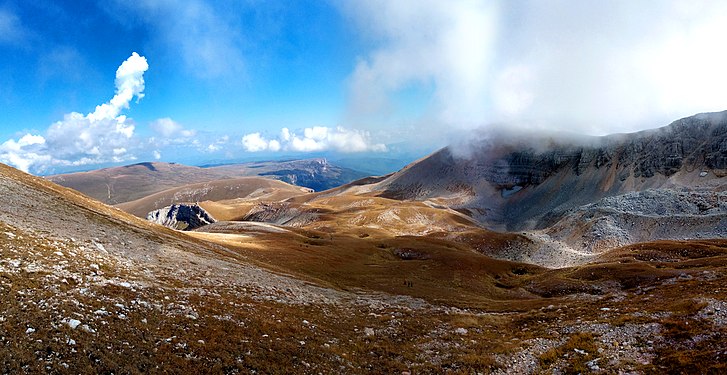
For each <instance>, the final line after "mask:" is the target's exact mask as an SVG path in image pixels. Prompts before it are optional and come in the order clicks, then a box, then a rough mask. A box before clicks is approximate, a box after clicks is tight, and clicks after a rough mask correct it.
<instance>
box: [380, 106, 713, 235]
mask: <svg viewBox="0 0 727 375" xmlns="http://www.w3.org/2000/svg"><path fill="white" fill-rule="evenodd" d="M469 148H470V150H469V152H467V154H466V156H458V155H459V154H460V153H461V152H458V151H459V150H456V149H453V148H445V149H442V150H440V151H438V152H436V153H435V154H433V155H431V156H430V157H428V158H425V159H422V160H420V161H419V162H416V163H414V164H412V165H410V166H408V167H407V168H405V169H403V170H402V171H400V172H398V173H396V174H394V175H392V176H391V177H389V178H387V179H386V180H384V181H382V182H380V183H378V184H376V186H373V187H372V190H374V191H379V192H380V194H381V195H382V196H384V197H390V198H397V199H415V200H434V201H437V203H440V204H445V205H447V206H448V207H451V208H454V209H457V210H459V211H462V212H465V213H467V214H468V215H470V216H472V217H473V218H475V219H477V220H479V221H480V222H481V223H482V224H483V225H485V226H487V227H490V228H494V229H503V230H523V229H542V227H543V225H544V224H547V220H546V221H544V220H543V218H544V217H546V215H549V214H551V213H552V212H553V211H564V210H567V209H571V208H575V207H579V206H581V205H585V204H590V203H594V202H596V201H598V200H599V199H602V198H605V197H610V196H617V195H621V194H625V193H628V192H633V191H642V190H646V189H654V188H674V187H684V188H689V189H707V190H715V189H720V186H722V187H723V186H724V184H725V180H724V179H723V178H722V177H724V176H727V112H721V113H709V114H700V115H696V116H692V117H688V118H684V119H681V120H677V121H675V122H673V123H672V124H670V125H669V126H666V127H663V128H659V129H653V130H647V131H642V132H639V133H633V134H616V135H611V136H606V137H592V138H584V139H579V140H577V141H574V140H562V139H558V138H556V137H541V138H538V139H533V138H532V136H529V137H521V138H517V137H512V136H501V135H496V136H490V137H485V138H484V139H482V140H481V141H480V143H479V144H477V143H474V144H471V145H469ZM722 189H723V188H722Z"/></svg>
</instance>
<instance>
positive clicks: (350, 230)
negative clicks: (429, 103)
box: [0, 150, 727, 374]
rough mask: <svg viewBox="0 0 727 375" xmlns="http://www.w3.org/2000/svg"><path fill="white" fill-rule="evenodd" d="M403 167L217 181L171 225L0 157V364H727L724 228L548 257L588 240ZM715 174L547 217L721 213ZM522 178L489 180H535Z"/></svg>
mask: <svg viewBox="0 0 727 375" xmlns="http://www.w3.org/2000/svg"><path fill="white" fill-rule="evenodd" d="M546 151H547V150H546ZM546 151H543V152H546ZM424 160H427V159H424ZM424 160H423V161H424ZM417 164H418V163H417ZM417 164H414V165H412V166H410V167H408V168H407V169H405V170H404V171H402V172H400V174H399V178H401V176H403V175H406V174H407V170H409V169H415V168H416V165H417ZM430 165H431V166H436V163H433V164H430ZM484 166H485V167H486V165H484ZM137 167H141V168H147V167H146V166H137ZM151 167H154V168H156V166H154V165H151ZM147 169H148V168H147ZM714 171H716V170H712V171H709V172H708V174H709V173H715V172H714ZM432 172H436V171H432ZM469 172H471V171H469ZM558 173H560V172H558ZM677 173H678V172H677ZM701 173H702V172H697V175H698V176H699V175H701ZM556 175H557V173H556ZM581 175H584V174H581ZM394 176H396V175H394ZM394 176H388V177H387V176H383V177H372V178H365V179H360V180H357V181H355V182H352V183H350V184H348V185H346V186H343V187H339V188H335V189H330V190H327V191H322V192H314V193H305V192H301V194H298V192H295V194H292V196H287V197H286V194H281V195H279V196H276V195H275V193H274V192H273V194H268V193H266V192H265V188H263V191H261V192H260V193H261V194H257V193H255V191H257V189H258V188H255V189H256V190H254V191H252V193H250V194H247V193H245V192H242V193H243V194H247V195H244V196H243V198H242V199H238V198H235V199H227V198H229V196H228V195H226V194H227V193H225V192H224V188H222V186H224V184H223V185H220V187H221V188H222V191H220V195H219V196H217V195H215V194H216V193H214V194H213V192H211V191H210V192H207V193H202V194H201V195H199V196H203V197H205V198H208V199H218V198H219V199H222V200H219V201H216V200H215V201H213V200H206V201H203V202H200V206H202V207H204V209H205V210H206V211H209V212H211V213H212V214H213V216H215V217H216V218H218V219H220V220H221V221H217V222H215V223H212V224H209V225H206V226H202V227H200V228H198V229H197V230H195V231H192V232H180V231H174V230H171V229H168V228H165V227H162V226H160V225H157V224H153V223H150V222H147V221H144V220H141V219H139V218H137V217H135V216H132V215H130V214H128V213H125V212H123V211H121V210H120V209H117V208H114V207H110V206H107V205H105V204H103V203H101V202H98V201H95V200H93V199H92V198H89V197H88V196H86V195H83V194H80V193H78V192H76V191H74V190H71V189H68V188H64V187H61V186H59V185H56V184H54V183H52V182H50V181H48V180H45V179H41V178H37V177H33V176H30V175H27V174H25V173H22V172H19V171H17V170H15V169H12V168H10V167H7V166H4V165H0V205H1V206H2V208H3V209H2V210H0V294H1V295H2V297H3V298H0V329H2V332H3V334H2V335H0V362H1V363H2V366H3V369H4V372H8V373H112V372H113V373H149V372H152V373H154V372H159V373H286V374H287V373H290V374H297V373H300V374H308V373H342V372H343V373H407V372H408V373H417V374H419V373H422V374H426V373H442V372H461V373H552V372H556V373H587V372H596V373H599V372H601V373H664V372H674V373H710V372H711V373H721V372H724V371H725V369H726V368H725V364H724V360H723V359H724V358H723V356H724V337H726V336H727V315H725V312H726V311H727V302H726V301H725V298H724V295H725V293H724V285H725V283H726V282H727V276H726V275H727V241H725V240H707V239H700V240H689V241H656V242H645V243H639V244H634V245H631V246H625V247H617V248H612V249H608V250H603V251H600V252H598V253H594V254H586V255H587V256H580V257H577V259H576V262H575V263H577V265H575V266H568V264H560V265H554V266H553V267H559V268H545V267H542V266H538V265H537V263H541V264H544V263H543V259H546V258H545V257H546V256H548V255H549V254H550V255H551V257H550V259H551V260H552V259H556V258H559V259H560V260H563V259H564V257H571V256H575V255H578V254H576V253H574V252H572V251H570V252H560V253H559V252H558V251H559V249H558V248H557V246H555V245H554V241H551V242H548V241H547V239H539V237H537V236H536V234H538V235H543V236H547V235H548V234H547V233H544V232H542V233H541V232H537V231H533V230H528V231H525V232H516V233H498V232H493V231H490V230H487V229H484V228H482V227H481V226H480V223H481V222H480V221H479V220H480V219H479V218H475V217H473V216H470V215H471V213H472V211H471V210H469V209H467V208H466V207H464V206H461V207H455V208H457V209H453V208H450V207H448V206H447V205H446V204H453V203H456V202H455V200H453V199H451V197H438V196H436V195H433V194H432V195H431V196H430V197H428V198H418V199H404V200H399V199H393V198H391V197H386V196H383V195H385V194H390V195H392V196H393V195H395V194H392V192H393V190H392V191H388V192H387V190H386V189H387V188H388V187H390V186H394V185H393V184H391V180H390V179H391V178H392V177H394ZM435 176H436V174H435V175H432V177H435ZM655 176H657V174H655ZM440 177H441V176H440ZM446 177H447V178H446V179H457V178H459V177H457V176H454V177H452V176H446ZM550 178H552V176H548V177H546V179H545V180H543V181H541V182H540V184H544V183H546V182H545V181H546V180H548V179H550ZM720 178H721V177H710V176H708V175H705V176H704V177H698V178H697V177H695V181H700V182H701V181H703V180H702V179H706V180H704V181H707V180H710V179H711V182H710V181H707V182H705V184H704V186H705V189H704V190H699V191H697V190H696V189H692V190H689V191H686V192H684V194H683V195H679V196H678V197H679V198H680V199H684V200H685V202H684V203H681V204H677V203H678V202H676V201H674V202H671V203H672V204H667V205H659V204H658V202H660V200H662V199H664V198H663V197H664V196H667V197H668V196H669V194H672V193H675V194H679V193H680V191H677V190H670V189H667V188H661V189H660V190H658V191H656V192H653V194H652V193H648V194H645V195H643V196H635V197H631V196H627V194H629V193H627V194H622V195H614V196H611V197H606V198H603V199H616V198H618V199H617V200H615V201H608V202H607V201H600V200H599V201H597V202H594V203H589V204H586V205H580V206H576V210H577V211H573V212H575V214H572V213H571V211H567V212H566V214H565V215H564V216H554V217H553V220H555V221H556V222H561V221H560V220H562V219H563V218H576V219H577V218H578V215H583V218H584V219H588V218H587V217H586V216H587V215H588V213H589V212H606V213H608V212H611V211H613V210H629V209H630V208H629V207H630V206H631V205H633V204H636V203H634V202H636V201H639V202H640V203H638V204H639V205H642V206H644V207H651V208H650V210H652V211H654V212H657V213H659V212H663V213H665V215H666V213H668V212H670V211H674V212H676V211H679V212H683V213H684V214H685V215H684V216H689V215H693V214H695V213H697V212H699V213H703V214H704V215H707V216H705V218H707V219H709V220H712V219H713V218H714V217H716V216H709V215H713V214H718V213H719V207H721V206H720V204H721V203H720V202H719V201H718V202H717V204H716V207H713V206H715V204H714V203H713V202H712V201H711V200H710V199H711V197H710V195H709V194H708V193H709V192H710V191H713V192H721V191H723V190H720V188H721V186H723V185H721V181H722V180H720ZM446 179H445V180H446ZM683 181H687V182H688V180H683ZM279 184H283V183H282V182H279ZM487 184H489V182H487ZM247 185H250V184H247ZM247 185H246V186H247ZM436 185H442V182H441V181H436V180H426V179H425V180H421V181H419V185H418V186H420V187H422V188H423V189H422V190H420V191H421V192H423V191H424V190H426V189H428V188H427V187H428V186H436ZM483 185H485V183H483ZM514 186H519V185H512V186H505V187H503V189H505V190H506V193H505V194H503V193H502V191H499V192H498V193H499V194H500V195H501V196H509V197H516V196H518V195H519V194H521V193H526V192H527V191H529V190H528V189H532V188H534V187H535V186H532V185H528V186H523V188H522V189H521V190H519V191H516V190H517V189H515V188H513V187H514ZM684 186H691V185H688V184H686V183H685V184H684ZM710 186H711V188H712V190H709V189H710ZM253 187H254V186H253ZM253 187H251V188H249V189H252V188H253ZM478 188H479V186H478ZM294 189H297V188H294ZM664 189H666V190H664ZM461 190H462V191H472V192H477V191H479V190H477V189H474V188H473V189H469V190H468V189H466V188H463V189H461ZM248 192H249V190H248ZM642 192H646V190H642V191H633V192H631V193H634V194H642ZM404 193H406V191H404ZM662 193H663V194H665V195H663V194H662ZM702 193H705V194H702ZM195 194H196V193H195ZM195 194H192V195H191V196H190V197H192V198H195V197H197V195H195ZM649 194H652V195H649ZM405 195H406V194H401V196H405ZM423 196H424V195H422V197H423ZM622 198H623V199H622ZM594 199H598V198H594ZM472 202H477V200H476V199H473V200H472ZM462 203H463V204H464V203H468V202H466V201H462ZM589 205H593V206H589ZM208 206H209V207H211V208H210V209H208V208H207V207H208ZM473 209H474V206H473ZM213 211H214V212H213ZM200 212H201V211H200ZM218 213H219V215H220V217H217V216H218ZM222 216H225V217H224V218H222V219H221V217H222ZM483 216H484V215H483ZM492 217H495V216H492ZM543 217H545V216H543ZM644 218H647V217H646V216H644ZM243 220H244V221H243ZM248 220H257V221H258V222H252V221H248ZM577 220H580V219H577ZM260 221H264V222H260ZM541 221H542V220H541ZM656 222H657V223H658V222H659V221H658V220H656ZM683 233H690V232H689V230H688V229H686V228H685V229H684V231H683ZM553 253H557V256H552V254H553ZM523 254H524V255H523ZM497 258H500V259H497ZM508 259H523V260H525V261H527V263H523V262H515V261H511V260H508ZM546 260H547V259H546ZM565 263H570V264H573V263H574V262H573V261H568V262H565Z"/></svg>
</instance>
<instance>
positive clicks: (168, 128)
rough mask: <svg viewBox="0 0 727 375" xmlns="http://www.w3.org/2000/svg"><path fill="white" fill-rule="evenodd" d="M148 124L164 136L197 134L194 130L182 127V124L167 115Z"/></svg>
mask: <svg viewBox="0 0 727 375" xmlns="http://www.w3.org/2000/svg"><path fill="white" fill-rule="evenodd" d="M149 126H150V127H151V128H152V129H153V130H154V131H155V132H157V133H158V134H159V135H161V136H163V137H165V138H191V137H194V136H195V135H197V131H196V130H188V129H184V127H183V126H182V125H180V124H179V123H177V122H176V121H174V120H172V119H171V118H169V117H165V118H160V119H158V120H155V121H153V122H152V123H151V124H149Z"/></svg>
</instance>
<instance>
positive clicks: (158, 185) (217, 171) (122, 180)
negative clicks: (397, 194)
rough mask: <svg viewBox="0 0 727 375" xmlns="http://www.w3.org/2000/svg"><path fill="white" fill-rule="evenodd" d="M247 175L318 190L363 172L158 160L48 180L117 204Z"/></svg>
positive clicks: (314, 163) (306, 164) (310, 165)
mask: <svg viewBox="0 0 727 375" xmlns="http://www.w3.org/2000/svg"><path fill="white" fill-rule="evenodd" d="M251 176H264V177H268V178H270V179H275V180H280V181H284V182H287V183H289V184H292V185H297V186H302V187H307V188H311V189H313V190H316V191H321V190H326V189H330V188H332V187H336V186H340V185H343V184H345V183H348V182H351V181H353V180H356V179H359V178H362V177H364V176H366V174H365V173H363V172H358V171H354V170H351V169H347V168H342V167H338V166H336V165H334V164H331V163H329V162H328V161H326V160H325V159H306V160H290V161H266V162H251V163H243V164H230V165H218V166H211V167H206V168H202V167H192V166H186V165H181V164H174V163H161V162H153V163H139V164H133V165H128V166H124V167H114V168H105V169H100V170H96V171H90V172H78V173H70V174H62V175H54V176H49V177H48V179H49V180H50V181H53V182H55V183H57V184H60V185H63V186H66V187H69V188H72V189H75V190H77V191H80V192H82V193H83V194H86V195H88V196H89V197H92V198H94V199H97V200H99V201H101V202H104V203H107V204H119V203H125V202H130V201H133V200H137V199H141V198H144V197H147V196H149V195H151V194H154V193H157V192H160V191H164V190H167V189H171V188H174V187H179V186H184V185H188V184H196V183H205V182H211V181H217V180H222V179H234V178H241V177H251Z"/></svg>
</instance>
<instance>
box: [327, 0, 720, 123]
mask: <svg viewBox="0 0 727 375" xmlns="http://www.w3.org/2000/svg"><path fill="white" fill-rule="evenodd" d="M339 6H340V7H341V9H342V10H343V11H344V13H345V14H346V15H348V16H350V17H351V18H352V19H353V20H354V21H355V22H356V24H357V25H358V26H359V28H360V30H362V31H363V32H364V35H365V36H366V37H367V38H368V39H369V40H368V42H369V44H371V45H373V46H374V47H373V48H372V49H371V50H370V51H369V52H367V53H365V54H364V55H362V56H361V57H360V61H359V62H358V63H357V64H356V66H355V69H354V70H353V71H352V73H351V76H350V91H351V95H350V98H351V104H350V109H349V110H350V112H351V114H352V116H358V117H364V116H371V115H376V114H387V115H388V116H389V117H393V118H396V116H391V114H392V112H393V113H397V111H398V113H407V112H406V111H407V110H408V108H402V107H401V106H406V105H408V104H409V103H408V102H406V101H405V100H404V101H403V103H402V100H400V98H401V96H402V95H404V96H405V95H406V94H407V92H408V90H412V89H414V90H419V91H420V92H421V91H424V92H428V90H430V91H431V99H432V101H431V102H432V104H433V106H431V108H428V110H429V112H427V113H424V114H423V115H422V116H423V117H424V120H426V121H428V122H431V123H433V124H435V125H437V127H439V128H447V129H449V128H450V127H452V126H454V127H459V128H462V127H475V126H481V125H485V124H489V123H508V124H512V123H528V124H531V125H532V124H538V125H539V126H542V127H547V128H550V129H559V130H571V131H577V132H588V133H591V134H603V133H609V132H620V131H632V130H638V129H642V128H645V127H654V126H659V125H663V124H664V123H666V122H668V121H670V120H673V119H675V118H678V117H680V116H687V115H691V114H693V113H697V112H705V111H719V110H723V109H725V106H726V104H725V103H727V90H724V89H723V88H724V87H725V86H727V73H725V70H724V67H725V66H727V51H726V50H725V49H724V48H719V47H718V46H720V45H721V44H723V42H722V40H721V39H722V37H723V36H724V35H727V3H726V2H724V1H719V0H702V1H693V0H671V1H658V2H651V1H631V0H613V1H606V2H604V1H597V0H584V1H578V2H575V3H574V2H573V1H565V0H553V1H542V0H523V1H505V0H500V1H498V0H493V1H477V0H472V1H470V0H453V1H446V2H443V1H438V0H398V1H387V0H369V1H358V2H342V3H340V5H339ZM397 104H398V105H399V106H400V107H397Z"/></svg>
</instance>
